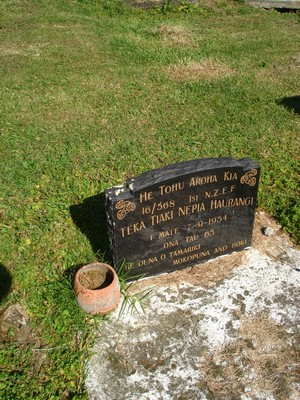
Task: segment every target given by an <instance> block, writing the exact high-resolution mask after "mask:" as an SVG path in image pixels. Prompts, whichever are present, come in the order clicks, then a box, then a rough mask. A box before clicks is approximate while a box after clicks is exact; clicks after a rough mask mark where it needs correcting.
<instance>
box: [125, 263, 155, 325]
mask: <svg viewBox="0 0 300 400" xmlns="http://www.w3.org/2000/svg"><path fill="white" fill-rule="evenodd" d="M144 277H145V275H136V276H132V275H130V270H128V269H126V262H125V261H123V262H122V264H121V265H120V268H119V269H118V278H119V282H120V288H121V293H122V295H123V301H122V304H121V308H120V312H119V318H120V317H121V316H122V315H123V314H124V313H125V312H126V313H127V312H130V313H131V312H134V311H135V312H139V311H140V310H141V311H143V312H145V310H144V305H143V303H144V301H145V300H146V299H147V298H148V297H149V296H150V295H151V293H152V292H153V288H150V289H147V290H144V291H141V292H138V293H132V290H131V289H132V287H133V285H134V284H135V283H137V282H138V281H139V280H140V279H142V278H144Z"/></svg>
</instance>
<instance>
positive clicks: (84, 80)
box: [0, 0, 300, 399]
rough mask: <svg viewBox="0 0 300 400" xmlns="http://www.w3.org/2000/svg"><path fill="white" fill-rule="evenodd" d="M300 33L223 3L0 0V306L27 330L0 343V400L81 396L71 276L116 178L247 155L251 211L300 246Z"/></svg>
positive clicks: (279, 19)
mask: <svg viewBox="0 0 300 400" xmlns="http://www.w3.org/2000/svg"><path fill="white" fill-rule="evenodd" d="M201 4H205V3H201ZM299 22H300V20H299V15H297V14H288V13H285V14H281V13H278V12H276V11H268V12H266V11H263V10H259V9H254V8H249V7H246V6H244V5H243V4H242V3H239V2H232V1H229V0H228V1H226V0H218V1H216V2H209V3H207V5H191V4H188V3H182V4H181V5H180V6H171V5H170V4H168V3H166V4H165V6H164V7H157V8H156V9H149V10H143V9H140V8H135V9H129V8H127V7H125V6H124V5H123V4H122V2H118V1H114V0H103V1H101V0H99V1H96V0H95V1H93V0H90V1H89V0H85V1H84V0H82V1H79V0H78V1H76V0H73V1H71V0H69V1H68V0H51V1H50V0H44V1H42V2H40V1H38V0H31V1H30V0H3V1H2V2H1V5H0V28H1V29H0V34H1V42H0V57H1V58H0V60H1V99H0V110H1V114H0V129H1V131H0V132H1V141H0V149H1V165H0V176H1V188H0V200H1V202H0V218H1V224H0V228H1V256H0V263H1V264H0V278H1V281H0V289H1V290H0V292H1V293H0V301H1V303H0V309H4V308H5V307H6V306H7V305H8V304H13V303H20V304H21V305H22V306H23V307H24V308H25V309H26V311H27V313H28V315H29V317H30V326H31V332H30V335H28V337H27V338H26V340H23V341H16V340H15V337H14V333H13V332H9V334H7V335H6V336H5V339H4V340H3V341H2V342H0V398H3V399H4V398H5V399H19V398H24V399H31V398H41V399H42V398H43V399H45V398H47V399H51V398H53V399H54V398H58V399H67V398H74V399H75V398H77V399H79V398H85V396H86V394H85V391H84V380H83V365H84V357H85V351H86V348H87V346H88V344H89V342H90V341H91V340H92V337H93V326H94V325H95V324H96V322H97V320H98V318H92V317H89V316H86V315H83V314H82V313H81V311H80V310H79V309H78V307H77V306H76V305H75V300H74V297H73V292H72V276H73V275H74V270H75V268H76V266H77V265H83V264H86V263H88V262H92V261H95V260H96V259H97V258H98V259H103V258H104V259H105V260H107V257H108V256H107V255H106V254H107V250H108V248H107V238H106V231H105V229H106V228H105V224H104V211H103V202H102V198H101V195H100V196H98V195H99V194H101V193H103V191H104V189H105V188H108V187H110V186H112V185H116V184H119V183H122V182H123V180H124V179H125V178H126V177H129V176H134V175H137V174H139V173H141V172H144V171H146V170H149V169H152V168H158V167H160V166H164V165H167V164H170V163H175V162H179V161H184V160H189V159H194V158H202V157H218V156H232V157H234V158H242V157H250V158H253V159H254V160H255V161H257V162H259V163H260V164H261V169H262V175H261V182H260V191H259V207H261V208H263V209H264V210H266V211H268V212H269V213H270V214H271V215H273V216H274V217H275V218H276V219H277V221H278V222H279V223H281V224H282V225H283V226H284V229H285V230H286V231H287V232H288V233H290V234H291V235H292V237H293V240H294V241H295V242H298V243H299V231H300V229H299V220H300V207H299V175H298V174H299V160H300V157H299V154H300V147H299V138H298V136H299V128H300V117H299V114H300V110H299V108H300V107H299V96H300V88H299V82H300V44H299V43H300V23H299ZM88 219H89V220H88ZM79 228H80V229H79ZM88 230H89V232H88ZM88 236H89V237H93V238H94V239H93V240H92V241H91V242H90V241H89V240H88V238H87V237H88ZM10 286H11V287H10ZM8 289H10V291H9V294H8V295H7V296H5V295H4V294H5V293H6V292H8Z"/></svg>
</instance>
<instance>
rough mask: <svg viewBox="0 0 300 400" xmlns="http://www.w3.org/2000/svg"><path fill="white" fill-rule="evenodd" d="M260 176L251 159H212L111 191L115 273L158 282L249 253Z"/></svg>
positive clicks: (177, 166)
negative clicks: (123, 271)
mask: <svg viewBox="0 0 300 400" xmlns="http://www.w3.org/2000/svg"><path fill="white" fill-rule="evenodd" d="M259 172H260V167H259V165H258V164H257V163H256V162H254V161H252V160H250V159H248V158H244V159H240V160H234V159H232V158H207V159H200V160H193V161H186V162H182V163H178V164H173V165H169V166H167V167H164V168H161V169H156V170H152V171H149V172H146V173H143V174H141V175H139V176H138V177H136V178H132V179H129V180H127V182H126V183H125V184H124V185H122V186H116V187H113V188H111V189H107V190H106V191H105V198H106V212H107V218H108V226H109V231H110V232H109V234H110V238H111V245H112V251H113V257H114V262H115V264H116V267H117V268H118V267H119V266H120V265H121V263H122V262H125V266H126V268H127V269H130V270H131V271H132V272H131V273H132V275H139V274H147V275H155V274H159V273H162V272H169V271H172V270H176V269H180V268H184V267H187V266H191V265H193V264H198V263H200V262H203V261H205V260H209V259H212V258H215V257H218V256H220V255H223V254H228V253H231V252H234V251H239V250H243V249H245V248H247V247H249V246H250V245H251V238H252V229H253V221H254V214H255V205H256V198H257V189H258V180H259Z"/></svg>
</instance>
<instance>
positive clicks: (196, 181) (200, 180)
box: [189, 175, 217, 187]
mask: <svg viewBox="0 0 300 400" xmlns="http://www.w3.org/2000/svg"><path fill="white" fill-rule="evenodd" d="M214 182H217V175H208V176H197V177H196V178H191V180H190V183H189V186H190V187H192V186H199V185H205V184H206V183H214Z"/></svg>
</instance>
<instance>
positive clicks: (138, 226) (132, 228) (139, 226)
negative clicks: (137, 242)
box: [121, 221, 146, 237]
mask: <svg viewBox="0 0 300 400" xmlns="http://www.w3.org/2000/svg"><path fill="white" fill-rule="evenodd" d="M143 229H146V225H145V224H144V222H143V221H140V222H136V223H135V224H133V225H128V226H125V227H123V228H121V233H122V237H125V236H130V235H132V234H133V233H136V232H139V231H141V230H143Z"/></svg>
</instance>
